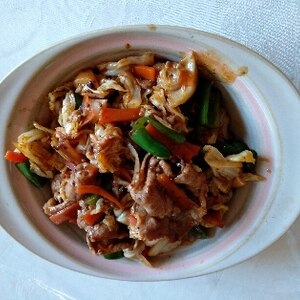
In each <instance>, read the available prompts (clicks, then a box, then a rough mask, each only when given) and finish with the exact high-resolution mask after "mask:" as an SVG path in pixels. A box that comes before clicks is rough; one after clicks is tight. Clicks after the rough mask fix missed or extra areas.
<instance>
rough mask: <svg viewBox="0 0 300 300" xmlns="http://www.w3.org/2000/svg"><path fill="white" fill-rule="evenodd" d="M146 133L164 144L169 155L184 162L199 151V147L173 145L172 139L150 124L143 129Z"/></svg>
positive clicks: (186, 143) (186, 144)
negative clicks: (169, 152)
mask: <svg viewBox="0 0 300 300" xmlns="http://www.w3.org/2000/svg"><path fill="white" fill-rule="evenodd" d="M145 128H146V130H147V132H148V133H149V134H150V135H151V136H152V137H153V138H154V139H155V140H157V141H158V142H160V143H162V144H164V145H165V146H166V147H167V148H168V149H169V150H170V151H171V153H172V154H173V155H174V156H176V157H178V158H180V159H183V160H184V161H189V160H191V159H192V158H193V157H194V156H196V155H197V154H198V153H199V151H200V146H198V145H194V144H191V143H188V142H184V143H182V144H178V143H175V142H174V141H173V140H172V139H170V138H169V137H167V136H166V135H164V134H163V133H161V132H160V131H159V130H158V129H156V128H155V127H154V126H153V125H151V124H150V123H149V124H147V126H146V127H145Z"/></svg>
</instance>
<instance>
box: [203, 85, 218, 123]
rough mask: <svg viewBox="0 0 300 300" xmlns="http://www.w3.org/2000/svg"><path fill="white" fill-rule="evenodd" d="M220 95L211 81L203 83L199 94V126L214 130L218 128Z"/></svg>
mask: <svg viewBox="0 0 300 300" xmlns="http://www.w3.org/2000/svg"><path fill="white" fill-rule="evenodd" d="M220 103H221V93H220V91H219V90H217V89H216V88H214V87H213V86H212V82H211V81H207V80H206V81H203V83H202V90H201V92H200V112H199V124H200V125H202V126H205V127H209V128H214V127H218V126H220Z"/></svg>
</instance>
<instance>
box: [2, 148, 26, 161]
mask: <svg viewBox="0 0 300 300" xmlns="http://www.w3.org/2000/svg"><path fill="white" fill-rule="evenodd" d="M4 158H5V159H6V160H8V161H11V162H13V163H23V162H25V161H27V160H28V158H27V157H26V156H25V155H24V154H23V153H19V152H15V151H12V150H7V151H6V153H5V156H4Z"/></svg>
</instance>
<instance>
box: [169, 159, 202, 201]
mask: <svg viewBox="0 0 300 300" xmlns="http://www.w3.org/2000/svg"><path fill="white" fill-rule="evenodd" d="M196 168H197V167H196V166H194V165H193V164H190V163H186V164H183V166H182V170H181V173H180V174H179V175H178V176H176V177H175V179H174V181H175V182H176V183H179V184H184V185H185V186H186V188H187V189H188V190H190V191H191V192H192V193H193V194H194V195H195V196H196V197H199V194H200V191H201V189H202V187H203V185H205V184H207V183H206V176H205V173H204V172H202V171H201V170H198V169H199V168H198V169H196Z"/></svg>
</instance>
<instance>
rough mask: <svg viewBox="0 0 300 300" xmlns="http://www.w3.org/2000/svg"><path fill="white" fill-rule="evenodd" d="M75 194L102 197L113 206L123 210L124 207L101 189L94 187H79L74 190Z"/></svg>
mask: <svg viewBox="0 0 300 300" xmlns="http://www.w3.org/2000/svg"><path fill="white" fill-rule="evenodd" d="M76 192H77V194H79V195H84V194H96V195H99V196H102V197H103V198H105V199H107V200H109V201H110V202H112V203H113V204H115V205H116V206H117V207H119V208H121V209H122V208H124V206H123V205H122V204H121V203H120V202H119V200H118V199H117V198H116V197H115V196H113V195H112V194H110V193H109V192H107V191H106V190H104V189H103V188H101V187H99V186H96V185H79V186H78V187H77V189H76Z"/></svg>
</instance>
